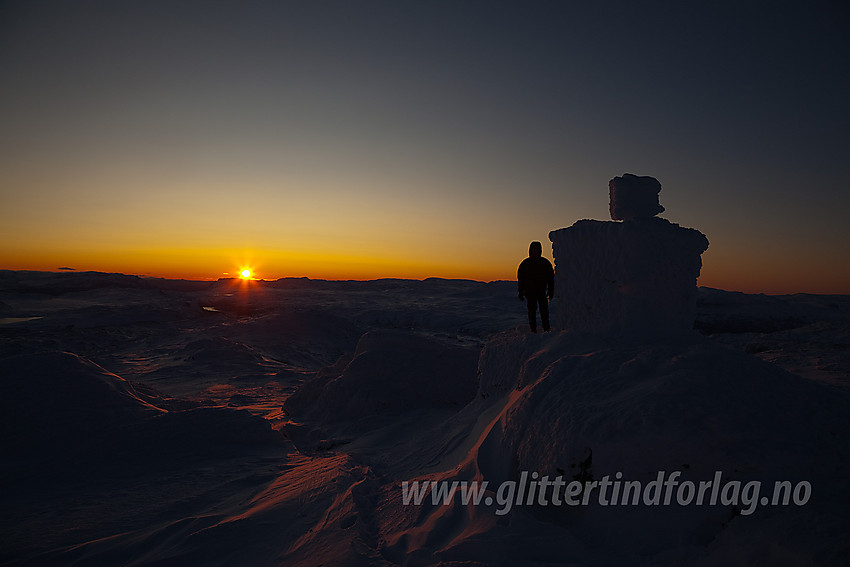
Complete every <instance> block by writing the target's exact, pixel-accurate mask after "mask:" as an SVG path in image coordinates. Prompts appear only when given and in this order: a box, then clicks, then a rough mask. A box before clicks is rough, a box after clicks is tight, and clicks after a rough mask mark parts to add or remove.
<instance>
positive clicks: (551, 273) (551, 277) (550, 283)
mask: <svg viewBox="0 0 850 567" xmlns="http://www.w3.org/2000/svg"><path fill="white" fill-rule="evenodd" d="M547 264H548V265H549V269H548V270H547V271H548V273H547V274H546V278H547V281H546V287H548V288H549V293H547V294H546V296H547V297H548V298H549V299H552V298H553V297H555V270H554V268H552V263H551V262H549V261H548V260H547Z"/></svg>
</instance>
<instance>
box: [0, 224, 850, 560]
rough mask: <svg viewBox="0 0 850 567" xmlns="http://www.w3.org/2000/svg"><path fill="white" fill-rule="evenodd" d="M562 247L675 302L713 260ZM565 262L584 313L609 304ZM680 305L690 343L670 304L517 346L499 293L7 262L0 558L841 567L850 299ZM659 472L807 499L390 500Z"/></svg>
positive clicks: (583, 230) (596, 227)
mask: <svg viewBox="0 0 850 567" xmlns="http://www.w3.org/2000/svg"><path fill="white" fill-rule="evenodd" d="M612 226H613V227H615V228H611V227H612ZM577 227H578V228H577ZM629 231H635V232H634V233H633V232H629ZM557 232H558V233H559V234H557V235H556V237H555V239H553V242H556V239H558V238H561V237H563V238H562V239H561V240H557V242H565V243H567V245H568V246H573V245H574V246H576V247H579V245H581V244H584V245H590V244H591V243H592V240H593V239H596V238H598V239H599V240H600V241H603V243H602V244H601V245H600V247H599V249H600V250H602V251H603V252H605V253H606V254H609V256H608V257H609V258H610V259H611V260H612V265H613V266H615V267H616V269H614V273H619V274H625V273H627V270H626V267H629V266H631V267H632V268H634V267H635V266H637V267H638V268H637V269H638V271H639V272H640V271H641V270H646V269H647V266H649V265H651V266H654V267H653V268H652V269H653V270H667V271H666V272H665V273H664V274H665V275H668V276H669V275H670V274H673V273H674V272H675V271H676V269H681V271H683V272H687V277H685V275H681V277H680V278H679V279H678V280H676V281H678V283H676V284H675V286H674V282H667V283H666V284H663V282H662V281H660V280H659V281H656V282H655V283H654V284H653V285H667V286H668V288H666V289H668V293H672V292H670V291H669V290H672V289H674V288H675V289H684V287H685V285H684V284H685V283H686V282H685V280H687V283H688V285H689V286H693V285H694V280H695V278H696V274H698V270H699V268H698V261H699V252H698V251H695V250H696V249H698V248H699V246H700V244H701V243H702V244H704V242H703V241H702V240H701V239H700V237H701V235H700V234H699V233H698V232H696V231H691V230H690V229H683V228H680V227H677V226H676V225H673V224H672V223H669V222H667V221H665V220H663V219H658V218H653V219H643V220H641V219H632V220H629V221H625V222H622V223H601V222H598V221H580V222H579V223H577V224H576V225H574V227H571V228H569V229H564V230H562V231H557ZM553 234H554V233H553ZM573 235H575V236H573ZM671 235H676V236H673V237H671ZM626 236H629V237H631V240H632V241H634V240H637V241H638V242H639V243H640V244H642V245H644V246H645V245H647V244H650V249H651V250H652V253H649V252H646V253H639V254H638V256H637V257H634V256H629V255H627V254H626V253H625V252H624V251H623V246H625V247H626V249H628V243H626V244H623V242H624V241H628V240H629V238H626ZM665 238H666V239H667V240H669V242H668V243H667V244H663V241H664V239H665ZM677 238H678V240H676V239H677ZM653 243H654V244H653ZM621 245H622V246H621ZM668 247H669V250H667V248H668ZM567 250H570V248H568V247H566V248H565V247H563V246H557V245H556V263H557V262H567V263H569V260H567V258H568V257H569V256H568V255H566V256H565V255H564V254H562V252H564V253H566V251H567ZM685 251H689V254H690V256H689V258H690V259H688V260H685V259H684V258H685V256H686V254H685ZM574 256H575V255H574ZM660 258H667V259H668V260H669V259H670V258H680V259H681V260H682V261H681V263H680V264H679V266H678V268H676V269H674V267H672V266H671V263H670V262H669V261H666V260H665V261H662V260H660ZM575 261H578V260H575ZM581 261H582V262H584V263H583V264H581V268H580V269H582V270H588V272H587V273H588V274H590V275H591V276H592V277H593V278H596V279H595V282H596V283H595V284H594V285H595V286H596V287H595V288H594V287H588V288H587V289H586V290H585V291H586V294H585V296H584V297H587V294H589V293H590V291H592V290H593V289H597V290H598V289H602V290H607V291H610V288H607V287H605V286H604V285H602V283H604V276H603V274H606V273H608V274H610V273H611V270H609V269H607V268H605V267H604V266H602V265H601V264H598V263H597V264H595V263H594V257H593V255H592V254H588V255H586V256H585V257H584V259H583V260H581ZM563 265H564V264H559V268H560V267H561V266H563ZM616 270H621V271H620V272H617V271H616ZM694 271H695V272H696V273H694ZM659 277H661V276H659ZM66 278H67V279H66ZM662 279H664V280H665V281H667V280H669V279H671V278H669V277H667V278H662ZM672 279H674V280H675V279H676V278H672ZM3 282H7V283H8V287H4V284H3ZM644 283H646V282H644ZM66 284H67V285H66ZM125 284H126V285H125ZM569 284H570V282H569V280H567V282H566V284H565V285H564V286H561V287H560V288H556V289H560V290H566V289H569V287H568V286H569ZM557 285H558V284H556V286H557ZM647 285H649V284H648V283H647ZM83 288H85V289H83ZM638 289H641V288H640V287H639V286H638ZM48 290H49V292H48ZM688 293H690V292H688ZM648 298H649V299H653V300H658V301H660V299H661V298H660V294H658V295H654V296H653V295H649V296H648ZM644 299H645V300H646V297H645V298H644ZM679 299H680V300H681V301H682V304H684V302H685V299H686V298H685V297H684V296H682V297H680V298H679ZM687 300H688V301H693V302H695V305H696V310H695V311H694V310H691V311H690V315H689V317H690V321H691V324H693V317H694V315H695V316H696V325H695V327H696V328H697V329H699V330H701V331H702V334H700V333H698V332H696V331H693V330H690V327H688V328H687V329H685V325H684V323H685V319H686V318H685V317H684V316H674V313H672V312H671V311H668V310H666V309H665V308H663V305H662V308H661V309H660V310H659V309H654V310H652V311H651V313H652V317H651V318H648V319H646V320H645V321H644V323H646V328H647V329H653V328H654V329H656V330H658V331H659V332H656V333H651V332H646V333H635V332H625V331H624V329H623V328H616V326H615V328H614V329H613V330H612V329H611V328H602V327H598V326H594V325H590V324H589V325H587V326H586V328H582V327H581V325H579V324H578V322H580V321H581V319H577V324H576V326H575V327H568V326H567V325H563V326H561V328H562V329H565V330H561V331H556V332H552V333H547V334H541V335H534V334H530V333H528V332H527V325H526V323H525V309H524V307H523V306H522V304H519V303H518V302H517V301H516V298H515V283H514V282H491V283H481V282H468V281H462V280H436V279H435V280H426V281H421V282H418V281H409V280H379V281H373V282H325V281H313V280H305V279H297V280H280V281H277V282H254V283H252V284H250V287H240V284H239V283H238V282H235V281H229V280H223V281H220V282H214V283H205V282H194V283H190V282H168V281H163V280H148V279H145V278H139V279H132V278H122V277H120V275H106V276H101V275H97V274H94V275H92V274H83V275H80V274H74V273H65V274H38V273H24V272H14V273H9V272H5V273H2V274H0V301H2V304H3V317H8V318H16V319H17V318H20V319H26V318H35V317H38V319H30V320H20V321H17V322H14V323H10V324H5V325H2V326H0V392H2V394H3V395H2V396H0V400H2V401H0V403H2V408H0V409H2V417H0V419H2V420H3V421H2V425H3V431H4V435H3V438H2V442H0V443H2V445H0V451H2V454H3V457H4V458H3V460H2V464H0V481H2V482H3V485H4V488H5V489H6V492H5V495H4V503H3V509H4V514H3V516H2V518H3V519H2V520H0V529H2V531H3V533H4V545H3V549H2V551H0V563H3V564H6V563H9V564H16V565H68V564H75V563H76V564H133V565H162V564H168V563H175V564H176V563H180V564H204V565H233V564H245V565H305V566H307V565H311V566H312V565H318V564H325V565H342V564H345V565H380V566H391V565H440V564H442V565H519V566H524V565H593V566H605V565H624V564H629V565H662V566H663V565H670V566H673V565H675V566H679V565H718V564H724V565H727V564H729V565H765V564H767V565H792V564H793V565H805V564H811V565H842V564H844V563H845V561H846V560H845V558H846V557H847V554H848V552H850V544H849V543H848V541H847V538H846V535H845V534H846V527H845V526H846V525H847V523H848V521H850V515H848V512H847V510H846V507H845V506H844V503H845V502H847V500H848V497H850V493H848V488H847V480H848V478H850V471H849V470H848V457H850V455H848V451H850V446H848V444H847V438H848V434H850V412H848V409H850V397H848V396H850V388H848V387H847V386H848V385H850V375H848V368H850V365H848V360H847V355H846V352H848V351H850V349H848V348H847V341H848V337H850V297H846V296H811V295H797V296H771V297H768V296H753V295H744V294H736V293H732V292H726V291H723V290H710V289H700V290H698V291H697V290H696V289H694V290H693V294H692V295H690V296H688V298H687ZM568 301H570V300H569V299H568V298H567V297H565V296H564V295H559V296H557V297H556V298H555V300H554V301H553V309H555V310H556V312H557V313H560V312H559V311H557V309H559V308H561V307H560V306H559V304H560V303H564V304H566V303H567V302H568ZM677 301H678V300H677ZM203 307H215V308H216V309H217V310H218V311H217V312H209V311H207V310H204V309H203ZM656 307H658V306H656ZM640 309H642V307H639V306H636V305H635V304H634V303H630V302H629V301H626V300H625V299H622V298H621V300H620V303H619V304H618V305H617V306H616V308H615V307H612V308H611V310H610V313H609V314H608V315H606V316H609V317H611V320H613V318H614V316H615V314H617V313H619V314H620V315H621V316H623V317H635V318H636V317H637V316H638V315H639V314H640V313H641V311H640ZM647 313H648V312H644V315H646V314H647ZM581 317H585V320H587V321H589V315H588V314H587V313H585V314H583V315H581ZM557 321H566V319H562V318H561V317H560V316H559V318H558V320H557ZM637 322H638V319H634V320H633V321H632V323H637ZM634 328H635V327H630V328H629V329H631V330H633V329H634ZM567 329H568V330H567ZM672 329H675V331H674V330H672ZM626 330H628V329H626ZM792 371H793V372H792ZM660 470H665V471H673V470H679V471H681V472H682V475H683V476H682V480H686V479H691V480H696V481H699V480H711V479H712V477H713V475H714V474H715V472H716V471H718V470H720V471H722V472H723V474H724V478H726V479H736V480H741V481H742V482H747V481H752V480H759V481H761V482H762V483H763V484H764V485H767V484H768V483H772V482H773V481H774V480H777V479H781V480H791V481H794V482H797V481H801V480H807V481H809V482H811V486H812V498H811V500H810V502H809V503H807V504H806V505H805V506H788V507H773V506H766V507H758V509H756V510H755V511H754V512H753V513H752V514H742V513H741V506H738V507H737V509H736V508H735V507H734V506H731V505H718V506H671V507H647V506H633V507H632V506H618V507H611V506H608V507H605V506H601V505H599V503H598V502H596V501H591V502H590V503H589V505H587V506H579V507H553V506H540V505H519V506H514V507H513V508H512V509H511V510H510V511H509V512H508V513H506V514H502V515H500V514H496V506H489V507H488V506H484V505H482V506H477V507H476V506H472V505H463V504H461V503H460V502H459V501H457V500H456V501H455V502H454V503H453V504H452V505H448V506H432V505H431V504H430V503H429V504H425V505H422V506H412V505H407V506H405V505H403V503H402V501H401V490H400V485H401V483H402V482H404V481H414V480H449V481H462V480H466V481H471V480H487V481H489V482H490V483H491V486H498V483H500V482H502V481H506V480H514V481H517V480H518V479H520V475H521V473H522V471H536V472H538V473H539V474H540V475H543V474H548V475H555V474H563V475H564V476H565V477H569V478H570V479H572V478H573V477H576V476H578V477H581V478H586V479H591V478H592V479H593V480H597V481H598V480H599V479H601V477H602V476H604V475H611V476H613V475H615V474H616V473H617V472H621V473H623V477H624V479H629V480H641V481H644V482H649V481H650V480H652V479H653V478H655V475H656V474H657V472H658V471H660ZM491 490H493V489H492V488H491ZM489 494H491V495H492V494H493V493H492V492H491V493H489Z"/></svg>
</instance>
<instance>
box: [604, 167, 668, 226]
mask: <svg viewBox="0 0 850 567" xmlns="http://www.w3.org/2000/svg"><path fill="white" fill-rule="evenodd" d="M660 192H661V183H659V182H658V180H657V179H655V178H654V177H649V176H648V175H644V176H638V175H633V174H631V173H624V174H623V176H622V177H615V178H614V179H612V180H611V181H609V182H608V196H609V198H610V203H609V210H610V212H611V218H612V219H614V220H629V219H641V218H647V219H648V218H652V217H654V216H655V215H657V214H659V213H663V212H664V207H662V206H661V205H660V204H659V203H658V193H660Z"/></svg>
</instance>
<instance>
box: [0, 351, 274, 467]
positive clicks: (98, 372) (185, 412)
mask: <svg viewBox="0 0 850 567" xmlns="http://www.w3.org/2000/svg"><path fill="white" fill-rule="evenodd" d="M0 387H2V391H3V395H2V396H0V420H2V425H3V431H4V435H3V440H2V451H3V453H4V455H6V457H7V458H6V459H5V466H4V467H3V469H5V472H7V473H8V472H10V470H18V471H20V470H23V471H32V472H33V473H34V474H43V473H46V472H47V471H40V470H39V467H38V465H39V463H40V462H41V461H43V460H49V461H51V462H57V461H59V462H62V460H63V459H65V458H66V457H71V458H73V459H74V460H75V461H77V460H78V461H80V462H81V463H82V465H84V467H85V468H86V469H87V470H88V469H98V468H101V467H104V466H108V467H110V468H112V467H114V466H115V465H116V463H120V462H125V461H126V462H130V461H136V460H145V461H146V463H147V465H150V464H151V462H150V460H151V459H154V460H169V459H173V458H175V457H180V458H181V459H182V458H186V457H187V456H202V455H219V454H231V453H234V452H237V453H238V452H239V451H240V450H241V449H240V448H241V447H245V446H249V447H250V446H257V445H264V444H265V445H268V444H271V445H274V444H282V443H283V440H282V439H281V437H280V435H279V434H278V433H277V432H275V431H273V430H272V429H271V427H270V426H269V425H268V423H267V422H266V421H265V420H263V419H261V418H257V417H254V416H252V415H251V414H250V413H248V412H247V411H244V410H234V409H228V408H209V407H191V406H192V404H189V407H188V408H187V409H183V407H185V406H186V405H187V404H186V403H185V402H184V401H180V400H173V399H170V398H166V397H163V396H161V395H159V394H158V393H156V392H155V391H153V390H151V389H150V388H145V389H144V390H141V391H140V390H139V389H138V388H137V387H135V386H134V385H132V384H131V383H130V382H128V381H127V380H124V379H123V378H121V377H120V376H117V375H115V374H113V373H111V372H108V371H106V370H104V369H103V368H101V367H100V366H98V365H96V364H94V363H93V362H91V361H88V360H86V359H83V358H81V357H79V356H77V355H75V354H71V353H67V352H44V353H39V354H25V355H20V356H16V357H10V358H7V359H4V360H3V364H2V378H0ZM195 405H196V406H197V404H195ZM175 408H180V409H175ZM82 454H85V456H86V457H87V458H86V459H82V458H80V456H81V455H82ZM166 464H167V463H166ZM0 472H2V471H0Z"/></svg>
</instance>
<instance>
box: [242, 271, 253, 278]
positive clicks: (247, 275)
mask: <svg viewBox="0 0 850 567" xmlns="http://www.w3.org/2000/svg"><path fill="white" fill-rule="evenodd" d="M242 277H243V278H250V277H251V270H242Z"/></svg>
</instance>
